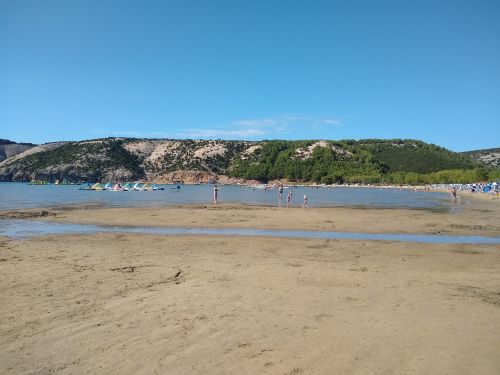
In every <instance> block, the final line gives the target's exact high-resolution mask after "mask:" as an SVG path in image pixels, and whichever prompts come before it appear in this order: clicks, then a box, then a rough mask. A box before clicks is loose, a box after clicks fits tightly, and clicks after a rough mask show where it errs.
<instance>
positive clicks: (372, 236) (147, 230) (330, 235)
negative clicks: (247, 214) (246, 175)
mask: <svg viewBox="0 0 500 375" xmlns="http://www.w3.org/2000/svg"><path fill="white" fill-rule="evenodd" d="M91 233H143V234H155V235H223V236H247V237H248V236H250V237H251V236H265V237H286V238H314V239H349V240H374V241H399V242H422V243H444V244H500V237H486V236H449V235H436V234H402V233H352V232H333V231H308V230H278V229H251V228H188V227H127V226H106V225H94V224H68V223H54V222H50V221H36V220H16V219H12V220H11V219H1V220H0V236H5V237H11V238H14V239H24V238H31V237H36V236H43V235H51V234H91Z"/></svg>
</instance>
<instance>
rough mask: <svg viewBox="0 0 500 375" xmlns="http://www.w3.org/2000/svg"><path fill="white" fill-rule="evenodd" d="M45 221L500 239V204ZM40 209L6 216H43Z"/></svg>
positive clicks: (112, 213)
mask: <svg viewBox="0 0 500 375" xmlns="http://www.w3.org/2000/svg"><path fill="white" fill-rule="evenodd" d="M44 211H45V212H44V214H45V215H46V216H43V217H41V218H40V219H43V220H52V221H59V222H72V223H89V224H90V223H91V224H105V225H106V224H108V225H132V226H176V227H213V228H223V227H230V228H258V229H292V230H294V229H296V230H334V231H342V232H368V233H427V234H457V235H483V236H499V235H500V221H499V220H498V218H499V217H500V200H498V199H472V200H468V201H467V203H464V204H458V205H450V209H449V210H441V211H430V210H414V209H392V208H391V209H384V208H352V207H335V208H306V209H302V208H297V207H293V208H286V207H281V208H280V207H263V206H245V205H231V204H221V205H218V206H215V207H214V206H212V205H191V206H177V207H176V206H173V207H172V206H170V207H153V208H104V207H93V206H90V207H78V206H77V207H66V208H64V207H63V208H58V209H46V210H44ZM40 214H41V212H40V210H31V211H30V210H27V211H23V212H16V211H11V212H4V213H0V218H1V217H32V216H34V217H37V216H39V215H40Z"/></svg>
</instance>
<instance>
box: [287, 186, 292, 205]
mask: <svg viewBox="0 0 500 375" xmlns="http://www.w3.org/2000/svg"><path fill="white" fill-rule="evenodd" d="M291 201H292V188H291V187H289V188H288V194H287V195H286V206H287V207H289V206H290V202H291Z"/></svg>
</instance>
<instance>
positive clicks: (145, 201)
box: [0, 182, 449, 210]
mask: <svg viewBox="0 0 500 375" xmlns="http://www.w3.org/2000/svg"><path fill="white" fill-rule="evenodd" d="M162 186H164V187H165V190H159V191H117V192H114V191H81V190H78V189H79V188H80V186H77V185H28V184H26V183H14V182H2V183H0V210H6V209H19V208H37V207H52V206H67V205H81V204H85V205H103V206H109V207H151V206H167V205H179V204H193V203H200V204H205V203H206V204H208V203H211V201H212V191H213V186H212V185H181V189H179V190H178V189H173V188H174V186H173V185H162ZM291 189H292V193H293V196H292V206H300V205H301V204H302V201H303V197H304V195H307V196H308V200H309V205H310V206H311V207H334V206H377V207H406V208H425V209H440V208H446V207H448V204H449V197H448V194H446V193H438V192H413V191H408V190H399V189H377V188H354V187H349V188H344V187H337V188H331V187H320V188H318V189H317V188H315V187H292V188H291ZM287 193H288V189H285V190H284V193H283V203H285V201H286V195H287ZM219 202H221V203H243V204H251V205H274V206H277V205H278V191H277V190H276V189H271V190H267V191H264V190H263V189H255V190H254V189H252V188H247V187H242V186H238V185H219Z"/></svg>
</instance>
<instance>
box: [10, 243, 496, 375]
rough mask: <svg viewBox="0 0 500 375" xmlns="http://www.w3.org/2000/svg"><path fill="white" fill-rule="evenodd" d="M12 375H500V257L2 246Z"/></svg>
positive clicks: (353, 247)
mask: <svg viewBox="0 0 500 375" xmlns="http://www.w3.org/2000/svg"><path fill="white" fill-rule="evenodd" d="M0 269H1V272H2V279H1V284H2V285H1V288H0V293H1V301H2V304H1V305H0V373H2V374H32V373H35V374H96V373H105V374H346V373H352V374H368V373H370V374H380V373H390V374H392V373H397V374H405V373H409V374H410V373H411V374H429V373H432V374H471V373H473V374H496V373H499V371H500V356H498V352H499V342H500V340H499V339H500V293H499V292H500V246H497V245H493V246H476V245H421V244H404V245H402V244H399V243H389V242H375V241H365V242H363V241H320V240H287V239H279V238H251V239H250V238H246V239H243V238H228V237H166V236H147V235H121V234H99V235H89V236H82V235H79V236H51V237H44V238H38V239H34V240H29V241H10V240H3V241H2V242H1V247H0Z"/></svg>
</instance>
